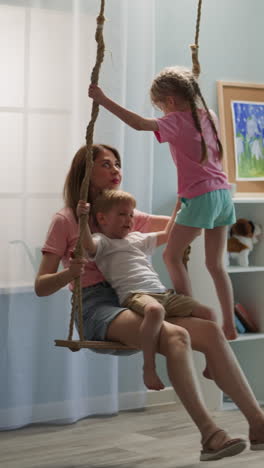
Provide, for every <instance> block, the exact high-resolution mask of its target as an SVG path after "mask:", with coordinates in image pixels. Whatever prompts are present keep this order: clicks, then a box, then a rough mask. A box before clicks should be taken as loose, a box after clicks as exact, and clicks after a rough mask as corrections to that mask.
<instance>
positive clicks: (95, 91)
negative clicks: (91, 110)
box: [88, 84, 106, 104]
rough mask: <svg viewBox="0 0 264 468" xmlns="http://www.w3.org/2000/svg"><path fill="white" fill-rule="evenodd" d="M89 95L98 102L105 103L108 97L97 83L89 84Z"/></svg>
mask: <svg viewBox="0 0 264 468" xmlns="http://www.w3.org/2000/svg"><path fill="white" fill-rule="evenodd" d="M88 96H89V97H90V98H92V99H93V100H94V101H95V102H97V104H103V102H104V100H105V98H106V96H105V94H104V93H103V91H102V90H101V88H99V86H97V85H95V84H91V85H90V86H89V90H88Z"/></svg>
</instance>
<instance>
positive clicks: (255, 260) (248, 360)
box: [223, 194, 264, 408]
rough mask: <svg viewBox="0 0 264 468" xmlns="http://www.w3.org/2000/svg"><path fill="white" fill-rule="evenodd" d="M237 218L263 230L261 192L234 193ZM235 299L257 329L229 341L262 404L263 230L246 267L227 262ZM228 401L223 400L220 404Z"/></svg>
mask: <svg viewBox="0 0 264 468" xmlns="http://www.w3.org/2000/svg"><path fill="white" fill-rule="evenodd" d="M233 201H234V203H235V208H236V215H237V218H246V219H249V220H251V221H253V222H256V223H257V224H260V225H262V228H263V230H264V194H263V196H259V195H256V196H254V195H253V194H236V195H235V197H234V198H233ZM227 270H228V273H229V275H230V278H231V281H232V284H233V289H234V297H235V302H239V303H241V304H242V305H243V306H244V307H245V308H246V309H247V310H248V311H249V312H250V313H251V315H252V318H253V320H254V321H255V322H256V324H257V326H258V329H259V333H246V334H242V335H240V337H239V338H238V339H237V340H235V341H231V342H230V345H231V346H232V349H233V351H234V353H235V354H236V357H237V359H238V361H239V362H240V365H241V367H242V368H243V370H244V372H245V374H246V376H247V378H248V380H249V383H250V385H251V387H252V389H253V391H254V393H255V395H256V397H257V399H258V401H259V402H260V403H261V404H264V373H263V358H264V234H263V233H262V237H261V238H260V241H259V243H258V244H256V245H255V247H254V250H253V251H252V252H251V254H250V256H249V267H248V268H243V267H240V266H236V265H235V264H232V265H230V266H229V267H228V268H227ZM229 407H230V404H229V403H225V401H223V408H229Z"/></svg>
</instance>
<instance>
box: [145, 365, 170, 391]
mask: <svg viewBox="0 0 264 468" xmlns="http://www.w3.org/2000/svg"><path fill="white" fill-rule="evenodd" d="M143 379H144V384H145V385H146V387H147V388H149V389H150V390H163V388H165V385H164V384H163V382H162V381H161V380H160V378H159V376H158V375H157V373H156V371H155V368H152V367H146V366H144V367H143Z"/></svg>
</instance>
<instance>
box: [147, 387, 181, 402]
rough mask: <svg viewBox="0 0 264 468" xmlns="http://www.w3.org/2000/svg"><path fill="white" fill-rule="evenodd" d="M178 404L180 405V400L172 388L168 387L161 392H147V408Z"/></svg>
mask: <svg viewBox="0 0 264 468" xmlns="http://www.w3.org/2000/svg"><path fill="white" fill-rule="evenodd" d="M176 402H177V403H178V402H179V399H178V397H177V395H176V393H175V391H174V389H173V388H172V387H166V388H164V390H161V391H160V392H156V391H155V390H148V391H147V398H146V406H154V405H166V404H169V403H176Z"/></svg>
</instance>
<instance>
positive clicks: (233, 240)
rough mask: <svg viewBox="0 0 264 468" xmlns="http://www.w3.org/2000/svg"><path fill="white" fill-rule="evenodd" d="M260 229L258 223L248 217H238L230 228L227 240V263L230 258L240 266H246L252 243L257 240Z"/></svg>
mask: <svg viewBox="0 0 264 468" xmlns="http://www.w3.org/2000/svg"><path fill="white" fill-rule="evenodd" d="M261 233H262V229H261V227H260V226H259V225H258V224H255V223H253V222H252V221H249V220H248V219H244V218H239V219H238V220H237V222H236V223H235V224H233V225H232V227H231V230H230V237H229V239H228V241H227V252H228V260H227V263H228V265H229V264H230V263H229V260H230V259H234V260H235V261H236V263H237V264H238V265H240V266H242V267H248V265H249V261H248V256H249V254H250V252H252V250H253V247H254V245H255V244H256V243H257V242H258V241H259V236H260V235H261Z"/></svg>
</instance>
